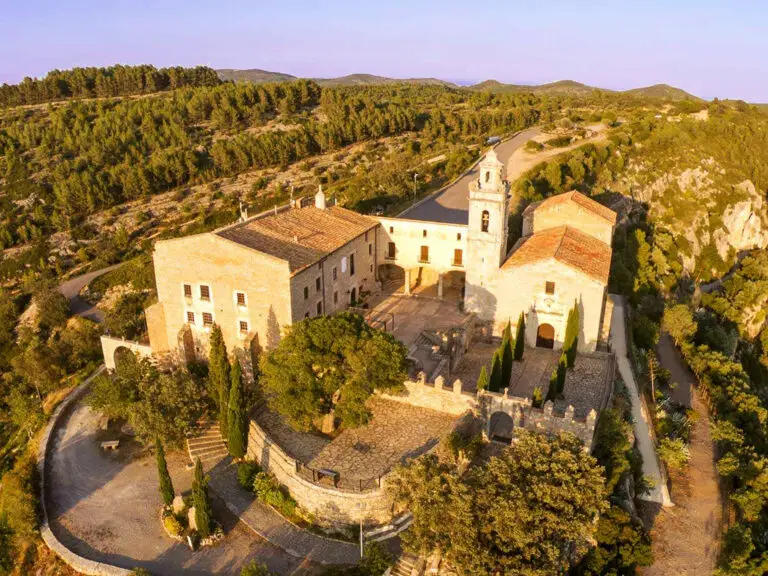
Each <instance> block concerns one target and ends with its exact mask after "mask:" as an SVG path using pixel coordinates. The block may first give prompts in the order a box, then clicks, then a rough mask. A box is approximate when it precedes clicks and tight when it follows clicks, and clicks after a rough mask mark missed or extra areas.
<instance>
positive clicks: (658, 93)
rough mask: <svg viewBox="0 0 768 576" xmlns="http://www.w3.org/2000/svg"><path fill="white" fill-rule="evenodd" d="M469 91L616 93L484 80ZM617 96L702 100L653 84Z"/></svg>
mask: <svg viewBox="0 0 768 576" xmlns="http://www.w3.org/2000/svg"><path fill="white" fill-rule="evenodd" d="M470 89H471V90H490V91H491V92H533V93H534V94H557V95H560V96H562V95H571V96H587V95H589V94H591V93H592V92H593V91H594V90H600V91H602V92H616V91H615V90H608V89H607V88H597V87H595V86H587V85H586V84H582V83H581V82H575V81H574V80H559V81H558V82H550V83H549V84H540V85H538V86H536V85H533V86H528V85H524V84H502V83H501V82H498V81H496V80H486V81H485V82H480V83H479V84H475V85H473V86H470ZM618 93H619V94H630V95H632V96H637V97H641V98H659V99H663V100H672V101H680V100H696V101H701V100H702V99H701V98H699V97H698V96H694V95H693V94H689V93H688V92H686V91H685V90H681V89H680V88H675V87H674V86H669V85H668V84H655V85H653V86H646V87H643V88H633V89H631V90H623V91H619V92H618Z"/></svg>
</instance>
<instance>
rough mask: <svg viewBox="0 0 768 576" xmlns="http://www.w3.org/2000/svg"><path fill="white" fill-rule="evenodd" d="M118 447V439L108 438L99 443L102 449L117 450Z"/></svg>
mask: <svg viewBox="0 0 768 576" xmlns="http://www.w3.org/2000/svg"><path fill="white" fill-rule="evenodd" d="M119 447H120V440H108V441H107V442H102V443H101V449H102V450H117V449H118V448H119Z"/></svg>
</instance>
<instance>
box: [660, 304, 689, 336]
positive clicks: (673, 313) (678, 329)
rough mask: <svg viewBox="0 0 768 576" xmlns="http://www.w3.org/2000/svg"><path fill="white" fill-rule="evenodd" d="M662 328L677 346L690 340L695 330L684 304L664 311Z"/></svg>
mask: <svg viewBox="0 0 768 576" xmlns="http://www.w3.org/2000/svg"><path fill="white" fill-rule="evenodd" d="M662 326H663V327H664V330H666V331H667V332H669V335H670V336H672V339H673V340H674V341H675V344H677V345H678V346H681V345H682V344H683V343H684V342H688V341H689V340H690V339H692V338H693V336H694V334H696V329H697V326H696V321H695V320H694V319H693V313H692V312H691V310H690V309H689V308H688V306H686V305H685V304H677V305H675V306H672V307H670V308H667V309H666V310H664V319H663V320H662Z"/></svg>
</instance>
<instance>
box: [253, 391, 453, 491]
mask: <svg viewBox="0 0 768 576" xmlns="http://www.w3.org/2000/svg"><path fill="white" fill-rule="evenodd" d="M370 406H371V409H372V411H373V419H372V420H371V422H370V423H369V424H368V425H367V426H363V427H362V428H355V429H346V430H343V431H342V432H341V433H340V434H339V435H338V436H337V437H336V438H334V439H333V440H330V439H325V438H321V437H319V436H316V435H313V434H308V433H302V432H296V431H294V430H292V429H291V428H290V427H288V426H287V425H286V424H284V423H282V422H281V420H280V418H279V417H278V416H276V415H274V414H269V413H267V412H261V413H260V414H259V415H258V416H257V419H258V420H259V422H260V423H261V424H262V425H263V426H264V428H265V429H267V431H268V432H269V434H270V435H271V436H272V437H273V438H274V439H275V440H276V441H277V442H278V443H279V444H280V446H281V447H282V448H283V449H284V450H285V451H286V452H288V453H289V454H290V455H291V456H293V457H294V458H297V459H299V460H301V461H302V462H304V463H306V464H307V465H309V466H310V467H312V468H315V469H327V470H333V471H335V472H338V473H339V475H340V482H341V483H340V486H341V487H354V486H355V485H358V483H359V481H361V480H370V479H375V478H378V477H379V476H381V475H383V474H385V473H386V472H388V471H389V470H391V469H392V467H393V466H394V465H395V464H397V463H398V462H401V461H402V460H404V459H405V458H412V457H415V456H418V455H420V454H423V453H425V452H427V451H428V450H429V449H431V448H432V447H433V446H435V445H437V443H438V442H439V441H440V438H442V437H443V436H444V435H445V434H447V433H448V432H450V431H451V430H452V429H453V427H454V425H455V423H456V422H457V420H458V417H457V416H453V415H450V414H444V413H442V412H437V411H435V410H428V409H425V408H416V407H413V406H410V405H408V404H404V403H402V402H397V401H394V400H385V399H383V398H372V399H371V401H370Z"/></svg>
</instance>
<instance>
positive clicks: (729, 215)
mask: <svg viewBox="0 0 768 576" xmlns="http://www.w3.org/2000/svg"><path fill="white" fill-rule="evenodd" d="M736 188H738V189H740V190H742V191H744V192H746V193H747V194H748V195H749V199H748V200H743V201H741V202H737V203H735V204H731V205H729V206H728V208H726V210H725V212H724V213H723V226H722V228H720V229H718V230H715V232H714V234H713V240H714V242H715V246H716V247H717V252H718V254H720V257H721V258H722V259H723V260H726V259H727V256H728V253H729V252H730V250H735V251H736V252H741V251H743V250H754V249H758V248H765V247H766V246H768V226H766V225H765V224H764V223H763V218H764V217H765V216H764V214H765V210H764V202H763V198H762V197H761V196H760V194H759V193H758V192H757V191H756V190H755V185H754V184H752V182H750V181H749V180H746V181H744V182H742V183H741V184H739V185H738V186H737V187H736Z"/></svg>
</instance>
